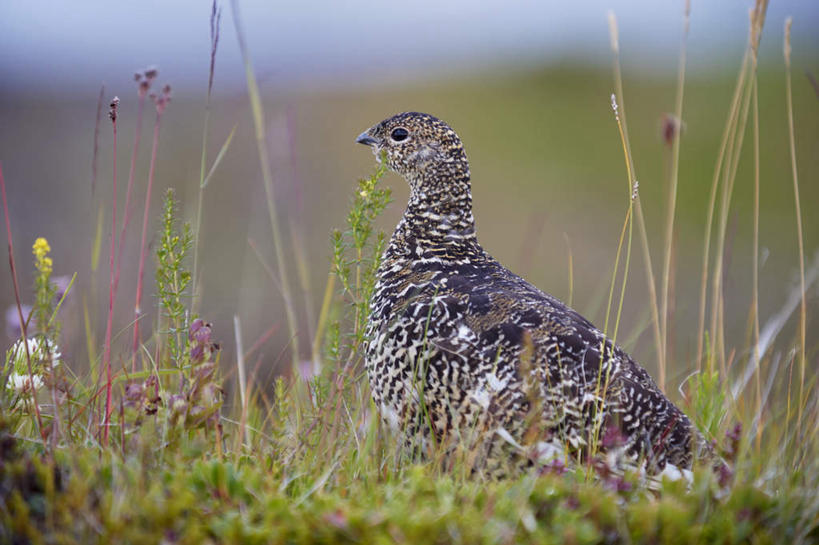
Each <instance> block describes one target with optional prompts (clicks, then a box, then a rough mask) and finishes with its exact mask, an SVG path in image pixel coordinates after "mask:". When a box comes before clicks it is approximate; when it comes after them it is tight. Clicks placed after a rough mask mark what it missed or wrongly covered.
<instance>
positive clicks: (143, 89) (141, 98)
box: [114, 81, 150, 371]
mask: <svg viewBox="0 0 819 545" xmlns="http://www.w3.org/2000/svg"><path fill="white" fill-rule="evenodd" d="M149 87H150V81H147V84H146V85H142V82H140V85H139V94H138V98H137V117H136V128H135V129H134V145H133V149H132V150H131V167H130V168H129V170H128V187H127V189H126V192H125V206H124V207H123V211H122V229H121V231H120V235H119V249H118V251H117V263H116V273H115V275H114V294H115V297H116V292H117V288H118V287H119V276H120V271H121V270H122V269H121V267H122V249H123V247H124V246H125V234H126V233H127V231H128V223H129V222H130V218H131V194H132V192H133V187H134V176H135V174H136V161H137V155H138V152H139V142H140V140H141V138H142V114H143V112H144V111H145V98H146V97H147V96H148V89H149ZM131 371H136V356H135V355H134V356H133V357H132V358H131Z"/></svg>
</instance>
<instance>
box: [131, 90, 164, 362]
mask: <svg viewBox="0 0 819 545" xmlns="http://www.w3.org/2000/svg"><path fill="white" fill-rule="evenodd" d="M169 94H170V87H168V86H165V88H164V89H163V91H162V95H160V96H159V97H158V98H156V99H155V103H156V120H155V121H154V137H153V143H152V144H151V165H150V168H149V170H148V189H147V190H146V192H145V208H144V212H143V214H142V240H141V242H140V244H139V268H138V273H137V289H136V302H135V303H134V336H133V341H132V344H131V355H132V357H133V358H134V361H136V353H137V351H138V350H139V321H140V317H141V315H142V306H141V305H142V288H143V277H144V274H145V243H146V240H147V235H148V217H149V215H150V208H151V190H152V189H153V186H154V172H155V171H156V156H157V150H158V149H159V127H160V124H161V122H162V114H163V112H164V111H165V107H166V106H167V103H168V100H170V98H169ZM133 365H134V366H135V365H136V363H134V364H133Z"/></svg>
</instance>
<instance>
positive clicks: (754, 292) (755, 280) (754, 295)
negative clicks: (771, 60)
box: [751, 54, 763, 454]
mask: <svg viewBox="0 0 819 545" xmlns="http://www.w3.org/2000/svg"><path fill="white" fill-rule="evenodd" d="M757 67H758V56H757V55H756V54H754V57H753V99H754V104H753V113H754V240H753V256H752V258H753V261H752V264H751V266H752V268H753V269H752V271H751V283H752V286H751V315H752V317H753V343H754V347H753V353H752V354H751V357H752V360H753V362H754V368H755V372H754V377H755V386H756V414H757V415H758V418H762V405H763V400H762V377H761V375H762V368H761V365H762V354H760V353H759V177H760V172H759V75H758V73H757ZM758 424H761V423H758ZM755 427H756V437H755V438H756V449H757V454H759V452H760V449H761V446H762V426H761V425H756V426H755Z"/></svg>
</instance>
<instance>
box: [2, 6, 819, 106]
mask: <svg viewBox="0 0 819 545" xmlns="http://www.w3.org/2000/svg"><path fill="white" fill-rule="evenodd" d="M223 4H224V5H223V17H222V39H221V43H220V50H219V57H218V61H217V63H218V64H217V71H218V73H217V91H219V92H229V91H232V90H233V86H241V85H243V79H244V78H243V73H242V67H241V62H240V58H239V54H238V48H237V44H236V35H235V32H234V26H233V17H232V13H231V4H230V2H223ZM683 4H684V2H683V1H682V0H673V1H672V0H585V1H577V0H576V1H574V2H565V1H548V2H547V1H534V0H532V1H520V2H515V1H509V0H506V1H497V0H489V1H476V0H450V1H444V0H412V1H407V0H404V1H389V2H378V1H373V0H370V1H364V0H353V1H348V2H341V1H338V2H330V1H319V0H297V1H287V2H282V1H263V0H242V1H241V2H240V8H241V15H242V19H243V22H244V27H245V30H246V34H247V36H248V41H249V45H250V50H251V54H252V56H253V59H254V63H255V67H256V71H257V73H258V74H259V76H260V79H261V80H262V81H263V82H264V83H265V85H268V86H272V85H282V86H292V85H294V84H311V83H321V84H322V85H330V84H343V85H350V84H352V85H357V84H363V83H370V82H379V81H384V80H390V79H393V78H396V77H406V76H407V75H410V76H412V77H418V76H419V75H420V76H423V75H424V74H428V75H436V74H440V73H442V72H448V71H457V72H460V71H465V70H470V69H474V68H476V67H492V66H493V65H494V64H503V65H510V64H515V63H536V62H559V61H561V60H566V59H568V60H572V61H573V60H576V59H577V58H583V59H589V60H591V61H592V62H608V54H609V50H608V28H607V22H606V21H607V19H606V17H607V13H608V11H609V10H613V11H614V12H615V13H616V14H617V17H618V21H619V24H620V32H621V46H622V50H623V59H624V63H626V65H627V66H629V65H630V66H631V67H632V68H636V67H641V66H645V67H650V68H657V67H668V68H670V69H673V68H674V65H675V63H676V51H677V48H678V45H679V39H680V35H681V14H682V9H683ZM751 5H752V2H751V1H750V0H693V2H692V16H691V34H690V42H689V43H690V52H691V53H690V59H691V67H692V69H697V67H707V66H713V65H714V63H718V62H722V61H724V60H731V61H735V60H736V56H737V55H738V54H739V52H740V51H741V48H742V46H743V44H744V41H745V37H746V28H747V12H748V8H749V7H750V6H751ZM209 14H210V1H209V0H170V1H167V0H166V1H160V0H142V1H140V2H130V1H129V2H122V1H120V2H112V1H110V0H74V1H65V0H2V2H0V74H2V80H0V81H1V83H0V85H2V88H3V89H6V90H10V91H25V90H29V89H33V88H37V89H41V90H45V91H46V92H48V93H57V94H60V93H67V94H71V93H77V92H81V93H88V92H95V90H96V89H98V88H99V84H100V82H101V81H106V82H107V83H108V84H109V85H113V86H116V85H118V84H120V83H124V82H126V81H128V80H129V79H130V76H131V74H132V72H133V71H134V70H135V69H137V68H140V67H144V66H146V65H148V64H156V65H158V66H159V67H160V69H161V70H162V73H163V74H165V75H171V77H170V79H171V80H172V81H173V82H174V84H175V87H176V88H177V90H179V91H183V92H184V90H185V89H186V88H189V89H201V88H202V87H201V86H202V82H203V81H205V80H206V78H207V64H208V40H209V38H208V18H209ZM786 15H793V16H794V19H795V22H794V40H795V45H796V47H795V50H796V51H797V53H798V52H799V51H800V49H799V47H801V48H802V50H803V51H805V52H806V53H809V54H810V56H811V57H812V58H813V59H815V58H816V57H817V53H819V38H817V36H819V32H817V30H816V29H817V27H819V0H783V1H777V0H773V1H772V2H771V6H770V8H769V12H768V24H767V27H766V35H765V38H764V40H763V46H764V47H765V51H766V55H767V56H768V57H769V58H771V59H774V58H775V57H776V56H777V55H781V53H780V51H781V39H782V38H781V37H782V23H783V20H784V18H785V16H786ZM726 57H727V58H726ZM163 80H164V78H163Z"/></svg>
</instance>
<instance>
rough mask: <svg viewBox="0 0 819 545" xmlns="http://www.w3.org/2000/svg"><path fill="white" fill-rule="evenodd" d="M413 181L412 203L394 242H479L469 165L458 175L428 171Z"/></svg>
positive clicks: (411, 189) (411, 183)
mask: <svg viewBox="0 0 819 545" xmlns="http://www.w3.org/2000/svg"><path fill="white" fill-rule="evenodd" d="M409 182H410V198H409V203H408V204H407V209H406V211H405V212H404V217H403V218H402V219H401V222H400V223H399V224H398V227H397V229H396V235H398V236H397V237H394V239H393V240H394V242H400V240H396V239H408V240H410V241H413V242H415V243H423V245H432V246H441V245H445V246H449V247H453V246H459V245H464V244H471V243H473V242H475V241H476V235H475V219H474V218H473V216H472V190H471V185H470V183H469V170H468V167H467V168H466V169H465V170H463V171H462V172H461V173H459V174H457V175H453V174H452V173H451V172H448V173H446V174H444V173H440V172H434V171H427V172H424V173H423V175H422V176H419V177H418V178H417V179H414V180H409ZM408 249H409V250H412V251H417V250H415V249H414V248H408Z"/></svg>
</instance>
